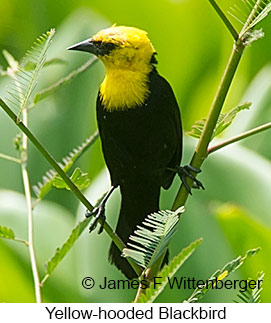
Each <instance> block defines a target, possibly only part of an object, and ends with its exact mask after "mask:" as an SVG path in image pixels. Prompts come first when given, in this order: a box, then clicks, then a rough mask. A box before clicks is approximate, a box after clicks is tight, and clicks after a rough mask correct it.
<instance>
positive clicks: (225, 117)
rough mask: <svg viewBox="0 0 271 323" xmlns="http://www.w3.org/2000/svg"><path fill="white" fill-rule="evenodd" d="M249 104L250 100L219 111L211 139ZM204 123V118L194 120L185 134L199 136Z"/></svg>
mask: <svg viewBox="0 0 271 323" xmlns="http://www.w3.org/2000/svg"><path fill="white" fill-rule="evenodd" d="M251 105H252V103H251V102H245V103H243V104H240V105H238V106H237V107H234V108H233V109H231V110H230V111H229V112H227V113H221V114H220V115H219V117H218V121H217V124H216V127H215V129H214V132H213V135H212V139H214V138H215V137H216V136H218V135H219V134H221V133H222V132H223V131H224V130H225V129H226V128H228V127H229V126H230V125H231V123H232V122H233V120H234V118H235V117H236V115H237V114H238V112H240V111H243V110H246V109H249V108H250V106H251ZM205 124H206V118H203V119H201V120H198V121H196V124H195V125H193V126H192V130H191V131H189V132H187V133H186V134H187V135H189V136H191V137H195V138H200V136H201V134H202V132H203V129H204V127H205ZM212 139H211V140H212Z"/></svg>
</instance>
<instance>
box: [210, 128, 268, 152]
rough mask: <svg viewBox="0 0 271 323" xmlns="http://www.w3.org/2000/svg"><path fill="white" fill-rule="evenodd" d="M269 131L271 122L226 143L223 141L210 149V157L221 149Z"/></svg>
mask: <svg viewBox="0 0 271 323" xmlns="http://www.w3.org/2000/svg"><path fill="white" fill-rule="evenodd" d="M268 129H271V122H269V123H266V124H264V125H262V126H259V127H257V128H254V129H251V130H248V131H246V132H244V133H242V134H240V135H237V136H235V137H233V138H231V139H228V140H225V141H223V142H221V143H219V144H217V145H215V146H212V147H211V148H209V149H208V155H210V154H211V153H213V152H215V151H217V150H218V149H221V148H223V147H226V146H228V145H230V144H233V143H235V142H237V141H240V140H243V139H245V138H248V137H250V136H253V135H255V134H257V133H259V132H262V131H265V130H268Z"/></svg>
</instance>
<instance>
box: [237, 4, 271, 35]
mask: <svg viewBox="0 0 271 323" xmlns="http://www.w3.org/2000/svg"><path fill="white" fill-rule="evenodd" d="M252 2H253V4H254V5H253V6H251V3H250V6H251V12H250V14H249V16H248V19H247V21H246V22H245V24H244V27H243V29H242V32H241V34H242V35H244V34H245V33H246V32H247V31H249V30H251V29H252V28H254V27H255V26H256V25H258V24H259V23H260V22H261V21H262V20H263V19H264V18H265V17H266V16H267V15H268V14H269V12H270V11H271V1H270V0H252ZM247 3H248V4H249V1H247Z"/></svg>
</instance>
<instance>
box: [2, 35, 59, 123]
mask: <svg viewBox="0 0 271 323" xmlns="http://www.w3.org/2000/svg"><path fill="white" fill-rule="evenodd" d="M54 34H55V30H54V29H51V30H50V31H48V32H47V33H46V34H43V35H41V36H40V37H39V38H38V39H37V40H36V41H35V42H34V45H33V46H32V48H31V49H30V50H29V51H28V52H27V53H26V55H25V56H24V58H23V60H22V64H20V66H19V67H18V72H17V73H14V74H13V79H14V86H13V87H12V88H11V90H10V91H9V94H10V98H7V100H9V101H10V102H11V103H13V105H14V104H15V105H16V108H17V107H19V113H18V119H19V118H20V115H21V113H22V111H23V109H24V108H25V107H26V106H27V104H28V103H29V98H30V97H31V94H32V93H33V90H34V89H35V87H36V85H37V79H38V75H39V72H40V70H41V68H42V67H43V65H44V63H45V60H46V53H47V51H48V48H49V46H50V44H51V42H52V38H53V36H54ZM29 65H31V66H35V68H33V69H30V70H29V69H27V68H26V69H25V68H24V67H25V66H29Z"/></svg>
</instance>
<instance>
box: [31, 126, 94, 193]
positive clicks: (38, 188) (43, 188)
mask: <svg viewBox="0 0 271 323" xmlns="http://www.w3.org/2000/svg"><path fill="white" fill-rule="evenodd" d="M98 137H99V134H98V131H96V132H95V133H94V134H93V135H92V136H91V137H89V138H87V139H86V140H85V141H84V143H83V144H82V145H80V146H78V147H77V148H75V149H73V151H72V152H70V153H69V155H68V156H66V157H64V158H63V159H62V163H59V165H60V166H61V167H62V168H63V170H64V171H65V172H67V171H68V170H69V169H70V168H71V167H72V166H73V164H74V163H75V161H77V160H78V158H79V157H80V156H81V155H82V154H83V153H84V152H85V151H87V149H88V148H89V147H91V146H92V145H93V144H94V142H95V141H96V140H97V139H98ZM56 177H57V172H56V171H55V170H52V169H51V170H49V171H47V172H46V173H45V175H44V176H43V177H42V181H41V182H38V183H37V184H36V185H34V186H33V190H34V192H35V194H36V196H37V198H38V199H42V198H43V197H44V196H45V195H46V194H47V193H48V192H49V191H50V190H51V189H52V187H53V182H54V180H55V178H56Z"/></svg>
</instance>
